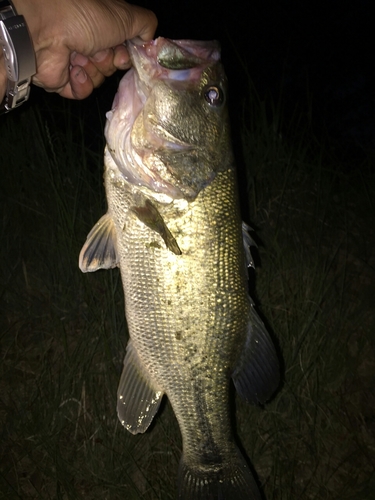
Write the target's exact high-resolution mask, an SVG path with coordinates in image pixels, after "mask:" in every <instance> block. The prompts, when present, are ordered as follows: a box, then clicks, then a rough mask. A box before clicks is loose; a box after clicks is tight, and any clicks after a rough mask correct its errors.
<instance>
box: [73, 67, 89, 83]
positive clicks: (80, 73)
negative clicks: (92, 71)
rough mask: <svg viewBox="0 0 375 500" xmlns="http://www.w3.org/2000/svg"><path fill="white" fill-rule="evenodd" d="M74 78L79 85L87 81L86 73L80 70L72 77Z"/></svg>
mask: <svg viewBox="0 0 375 500" xmlns="http://www.w3.org/2000/svg"><path fill="white" fill-rule="evenodd" d="M74 77H75V78H76V80H77V81H78V82H79V83H85V81H86V80H87V74H86V71H84V70H83V69H82V68H80V69H79V70H78V71H77V72H76V73H75V75H74Z"/></svg>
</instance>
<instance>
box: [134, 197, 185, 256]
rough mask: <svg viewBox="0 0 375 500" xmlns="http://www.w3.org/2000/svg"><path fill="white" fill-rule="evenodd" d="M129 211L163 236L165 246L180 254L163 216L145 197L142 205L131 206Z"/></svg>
mask: <svg viewBox="0 0 375 500" xmlns="http://www.w3.org/2000/svg"><path fill="white" fill-rule="evenodd" d="M131 211H132V212H133V213H135V215H136V216H137V217H138V219H139V220H140V221H141V222H143V224H145V225H146V226H147V227H149V228H150V229H152V230H153V231H156V232H157V233H158V234H160V236H161V237H162V238H163V240H164V243H165V244H166V246H167V248H168V249H169V250H170V251H171V252H173V253H174V254H176V255H181V250H180V248H179V246H178V244H177V241H176V240H175V238H174V237H173V235H172V233H171V232H170V230H169V229H168V228H167V226H166V224H165V222H164V220H163V217H162V216H161V215H160V213H159V211H158V209H157V208H156V207H155V206H154V205H153V204H152V203H151V201H150V200H148V199H146V200H145V203H144V205H142V206H133V207H131Z"/></svg>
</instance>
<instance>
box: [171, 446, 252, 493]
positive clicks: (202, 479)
mask: <svg viewBox="0 0 375 500" xmlns="http://www.w3.org/2000/svg"><path fill="white" fill-rule="evenodd" d="M178 488H179V495H178V499H179V500H261V496H260V492H259V489H258V487H257V485H256V482H255V479H254V477H253V475H252V473H251V471H250V469H249V467H248V466H247V464H246V462H245V460H244V459H243V457H242V456H241V454H240V452H239V451H238V459H237V460H236V461H233V463H225V464H194V463H188V462H187V461H185V459H184V455H183V456H182V458H181V462H180V469H179V475H178Z"/></svg>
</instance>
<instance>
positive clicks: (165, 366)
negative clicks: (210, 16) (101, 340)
mask: <svg viewBox="0 0 375 500" xmlns="http://www.w3.org/2000/svg"><path fill="white" fill-rule="evenodd" d="M128 50H129V53H130V56H131V59H132V62H133V68H132V69H131V70H130V71H129V72H128V73H126V75H125V76H124V77H123V79H122V80H121V82H120V85H119V89H118V92H117V94H116V97H115V99H114V103H113V108H112V110H111V111H109V112H108V113H107V123H106V127H105V136H106V141H107V145H106V149H105V173H104V178H105V189H106V196H107V201H108V212H107V213H106V215H104V216H103V217H102V218H101V219H100V220H99V222H98V223H97V224H96V225H95V227H94V228H93V229H92V231H91V232H90V233H89V235H88V237H87V241H86V243H85V245H84V246H83V248H82V251H81V254H80V259H79V266H80V268H81V270H82V271H83V272H89V271H96V270H97V269H109V268H113V267H116V266H119V267H120V270H121V277H122V283H123V288H124V294H125V308H126V318H127V323H128V328H129V334H130V340H129V343H128V346H127V350H126V355H125V360H124V368H123V372H122V375H121V379H120V383H119V388H118V405H117V411H118V416H119V419H120V421H121V423H122V424H123V425H124V427H126V429H128V430H129V431H130V432H132V433H134V434H136V433H139V432H144V431H145V430H146V429H147V428H148V426H149V425H150V423H151V421H152V419H153V417H154V416H155V414H156V412H157V410H158V408H159V405H160V401H161V399H162V397H163V395H164V394H166V395H167V396H168V398H169V400H170V402H171V405H172V407H173V410H174V412H175V415H176V417H177V420H178V423H179V426H180V429H181V433H182V440H183V453H182V458H181V462H180V468H179V477H178V483H179V486H178V487H179V497H178V498H179V499H183V500H203V499H204V500H209V499H210V500H212V499H222V500H233V499H235V500H245V499H246V500H248V499H260V494H259V490H258V487H257V485H256V482H255V480H254V478H253V476H252V474H251V472H250V470H249V468H248V465H247V463H246V460H245V459H244V458H243V457H242V455H241V453H240V452H239V450H238V448H237V446H236V444H235V440H234V437H233V432H232V430H231V425H230V415H229V391H230V379H231V378H232V380H233V382H234V385H235V387H236V389H237V391H238V392H239V394H240V395H241V396H242V397H243V398H245V399H246V400H248V401H251V402H253V403H259V402H264V401H266V400H268V399H269V398H270V397H271V395H272V394H273V392H274V391H275V389H276V388H277V386H278V383H279V365H278V360H277V356H276V353H275V348H274V346H273V344H272V341H271V339H270V337H269V335H268V333H267V331H266V329H265V327H264V325H263V323H262V321H261V320H260V318H259V316H258V315H257V313H256V311H255V309H254V306H253V302H252V300H251V299H250V297H249V295H248V284H247V278H248V277H247V267H246V254H247V260H248V261H249V251H248V246H249V244H250V237H249V235H248V233H247V228H246V227H245V226H243V225H242V223H241V217H240V213H239V207H238V195H237V187H236V175H235V166H234V160H233V154H232V149H231V142H230V133H229V122H228V116H227V109H226V94H227V87H226V77H225V74H224V70H223V68H222V65H221V63H220V49H219V46H218V44H217V43H216V42H198V41H189V40H175V41H173V40H168V39H164V38H158V39H156V40H154V41H152V42H148V43H143V42H140V41H137V40H134V41H131V42H128ZM248 263H249V262H248Z"/></svg>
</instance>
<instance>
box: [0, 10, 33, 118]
mask: <svg viewBox="0 0 375 500" xmlns="http://www.w3.org/2000/svg"><path fill="white" fill-rule="evenodd" d="M0 45H1V47H2V49H3V53H4V57H3V60H4V63H5V69H6V71H7V75H8V86H7V92H6V95H5V99H4V101H3V103H2V104H1V105H0V113H6V112H7V111H10V110H11V109H13V108H16V107H17V106H20V105H21V104H22V103H23V102H25V101H27V99H28V98H29V94H30V83H31V77H32V75H34V74H35V73H36V65H35V54H34V49H33V44H32V41H31V38H30V34H29V30H28V29H27V25H26V21H25V19H24V17H23V16H19V15H17V13H16V11H15V9H14V8H13V6H12V5H11V4H10V3H9V2H8V1H5V0H0Z"/></svg>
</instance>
